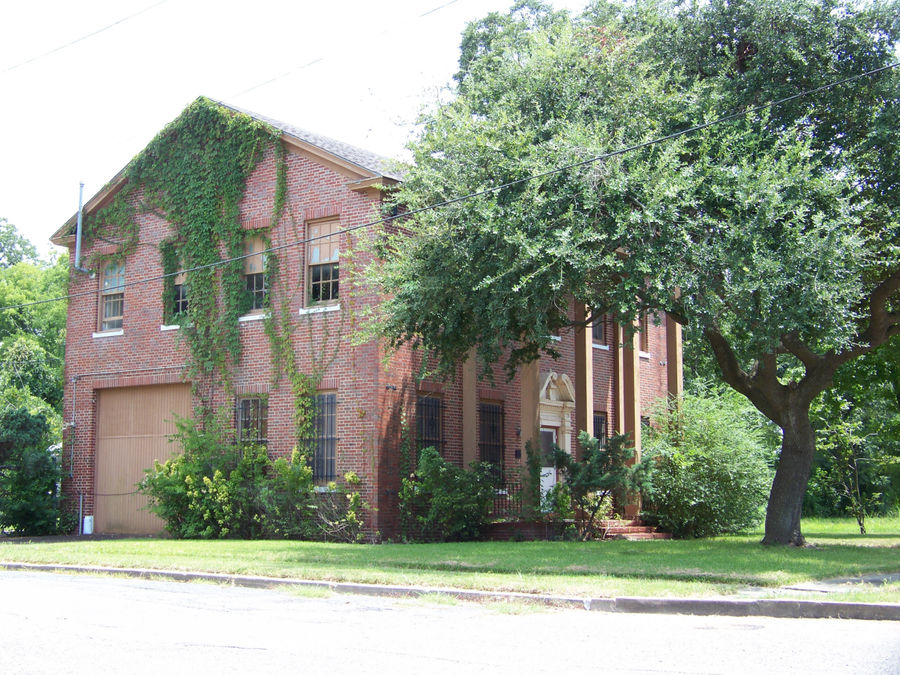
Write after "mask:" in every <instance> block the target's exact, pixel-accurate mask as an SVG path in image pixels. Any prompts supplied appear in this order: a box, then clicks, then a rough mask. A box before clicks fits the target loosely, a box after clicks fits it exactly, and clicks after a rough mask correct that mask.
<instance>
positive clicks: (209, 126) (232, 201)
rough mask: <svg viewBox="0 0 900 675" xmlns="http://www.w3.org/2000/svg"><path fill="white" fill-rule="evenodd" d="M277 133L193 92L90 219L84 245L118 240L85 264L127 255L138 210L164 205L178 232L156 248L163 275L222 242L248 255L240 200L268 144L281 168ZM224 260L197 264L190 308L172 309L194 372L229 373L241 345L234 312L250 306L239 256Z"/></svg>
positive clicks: (215, 255)
mask: <svg viewBox="0 0 900 675" xmlns="http://www.w3.org/2000/svg"><path fill="white" fill-rule="evenodd" d="M278 137H279V132H277V131H276V130H274V129H273V128H271V127H270V126H268V125H267V124H264V123H262V122H259V121H257V120H254V119H253V118H251V117H250V116H248V115H245V114H242V113H237V112H234V111H231V110H228V109H226V108H224V107H223V106H221V105H219V104H217V103H215V102H213V101H210V100H208V99H205V98H202V97H201V98H199V99H197V100H196V101H195V102H194V103H192V104H191V105H190V106H188V108H187V109H186V110H185V111H184V112H183V113H182V114H181V116H179V117H178V118H177V119H176V120H175V121H173V122H172V123H171V124H169V125H168V126H166V128H165V129H163V130H162V131H161V132H160V133H159V134H158V135H157V136H156V138H154V139H153V141H151V142H150V144H149V145H148V146H147V147H146V148H145V149H144V150H143V151H142V152H141V153H140V154H139V155H138V156H137V157H135V158H134V159H133V160H132V161H131V163H130V164H129V165H128V166H127V167H126V169H125V179H126V183H125V185H124V187H122V188H121V189H120V191H119V193H118V194H117V195H116V197H115V199H114V200H113V201H112V202H111V203H110V204H109V205H108V206H106V207H104V208H103V209H100V210H99V211H98V212H97V213H95V214H92V215H91V216H89V217H88V218H86V219H85V227H84V232H85V244H86V246H87V247H89V246H90V244H91V243H92V242H94V241H96V240H97V239H98V237H104V238H106V239H112V240H114V241H117V242H118V248H117V250H116V251H115V252H114V253H112V254H103V255H100V256H93V257H92V258H90V259H89V261H88V264H91V265H94V266H97V265H100V264H103V263H104V262H106V261H108V260H110V259H122V258H124V257H126V256H127V255H128V254H130V253H131V252H132V251H133V250H134V247H135V246H136V245H137V223H136V220H135V215H136V213H137V209H140V210H141V211H152V212H155V213H159V214H161V215H162V216H163V217H165V218H166V220H168V221H169V222H170V223H171V224H172V225H173V227H174V230H175V232H174V234H173V237H172V238H171V239H169V240H167V241H166V242H165V243H164V245H163V246H162V247H161V251H160V253H161V257H162V263H163V269H164V271H165V272H166V273H167V274H171V273H172V272H175V271H177V269H175V268H179V269H193V268H196V267H203V266H211V265H215V264H216V263H219V262H220V261H221V260H222V252H223V251H224V253H225V255H227V257H229V258H233V257H237V256H241V255H243V244H244V238H245V236H246V232H245V231H244V230H243V229H242V227H241V224H240V220H239V213H238V205H239V203H240V199H241V197H242V196H243V193H244V187H245V184H246V180H247V177H248V176H249V175H250V173H251V172H252V171H253V169H254V167H255V166H256V164H257V162H258V161H259V159H260V158H261V157H262V154H263V152H264V151H265V150H266V149H267V148H269V147H275V148H276V150H275V152H276V155H277V157H278V159H279V175H280V173H281V172H283V168H282V167H283V154H282V153H281V152H280V151H279V150H278V148H279V147H280V142H278ZM141 188H143V200H142V201H141V202H140V203H139V204H137V206H135V204H134V198H133V196H132V195H133V194H134V193H135V192H136V191H137V190H139V189H141ZM284 199H285V197H284V193H283V190H282V192H281V196H280V200H276V213H275V215H276V218H277V216H279V215H280V213H281V210H282V209H283V205H284ZM259 234H260V233H259V232H256V231H255V232H253V235H254V236H258V235H259ZM176 251H177V258H176V253H175V252H176ZM221 267H222V269H221V270H219V269H217V268H216V267H206V268H204V269H195V270H194V271H192V272H191V273H190V280H189V285H190V299H189V303H188V313H187V314H188V315H187V316H186V317H169V318H179V319H180V320H181V321H182V322H183V331H184V334H185V335H186V337H187V340H188V343H189V345H190V348H191V356H192V362H191V364H190V366H191V367H190V369H189V372H190V375H191V376H198V375H211V374H212V373H214V372H217V373H219V374H220V375H221V377H222V378H223V379H224V380H225V381H226V382H227V381H228V380H229V373H230V368H229V365H230V364H231V363H234V362H235V361H236V360H237V358H238V356H239V354H240V333H239V324H238V321H237V319H238V317H239V316H240V315H241V314H242V313H244V311H245V310H246V305H247V294H246V290H245V288H244V285H243V277H242V272H243V262H242V261H240V260H238V261H232V262H229V263H226V264H225V265H223V266H221ZM171 290H172V281H171V277H169V278H168V279H167V280H166V281H165V282H164V284H163V292H164V293H168V295H165V296H164V306H168V305H169V304H170V302H171V301H170V298H171Z"/></svg>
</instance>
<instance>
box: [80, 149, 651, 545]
mask: <svg viewBox="0 0 900 675" xmlns="http://www.w3.org/2000/svg"><path fill="white" fill-rule="evenodd" d="M286 162H287V184H288V191H287V195H288V199H287V205H286V208H285V212H284V214H283V216H282V218H281V219H280V221H279V222H277V223H274V224H272V223H270V222H269V221H270V218H271V212H272V205H273V200H274V192H275V176H276V161H275V158H274V153H273V152H272V151H269V152H268V153H267V154H266V155H265V156H264V158H263V159H262V161H261V162H260V163H259V165H258V166H257V168H256V170H255V171H254V172H253V173H252V175H251V176H250V177H249V180H248V182H247V188H246V193H245V195H244V199H243V201H242V202H241V205H240V217H241V221H242V223H243V224H244V226H245V227H246V228H248V229H255V228H259V227H269V226H271V227H270V229H269V230H268V234H269V236H270V238H271V244H272V245H273V246H280V245H282V244H290V243H292V242H295V241H301V240H302V239H304V238H305V236H306V224H307V222H308V221H310V220H314V219H318V218H323V217H337V218H339V221H340V227H341V229H344V228H348V227H352V226H354V225H358V224H361V223H365V222H368V221H370V220H372V219H373V218H374V217H375V215H376V207H377V198H376V197H373V196H371V195H367V194H363V193H359V192H354V191H352V190H350V189H349V188H348V187H347V183H348V182H349V181H350V178H348V176H345V175H342V174H341V173H339V172H338V171H337V170H335V169H334V168H329V167H327V166H324V165H323V164H322V163H320V162H318V161H315V160H313V159H311V158H310V157H308V156H306V155H302V154H295V153H294V152H288V153H287V154H286ZM140 198H141V193H140V191H136V192H135V193H133V194H132V196H131V199H132V201H133V202H134V203H135V204H136V203H137V202H138V201H139V200H140ZM136 217H137V219H138V224H139V226H140V243H139V245H138V246H137V248H136V249H135V251H134V253H132V254H131V255H130V256H129V257H128V259H127V261H126V281H128V282H131V281H135V280H138V279H143V278H151V277H157V276H159V275H160V274H162V269H161V264H160V256H159V250H158V246H159V244H160V242H162V241H163V240H164V239H166V238H167V237H169V236H171V234H172V229H171V226H170V225H169V224H168V223H167V222H166V221H165V220H163V219H162V218H161V217H159V216H157V215H154V214H149V213H143V214H139V215H137V216H136ZM351 236H352V237H356V236H367V235H366V231H365V230H363V231H362V232H361V233H360V234H359V235H356V234H354V235H346V234H345V235H343V238H342V242H341V248H342V250H343V251H346V250H348V247H349V246H350V241H348V239H349V238H350V237H351ZM107 246H108V245H107ZM90 253H91V250H90V249H88V250H85V251H84V254H85V255H87V254H90ZM278 257H279V274H280V278H279V283H278V284H277V285H276V287H275V288H274V289H273V291H272V293H273V298H272V300H273V306H274V307H280V305H281V300H282V298H286V299H287V302H288V305H289V307H290V313H291V317H292V330H293V333H292V338H291V340H292V344H293V347H294V351H295V353H296V355H297V364H298V367H299V368H300V370H301V371H303V372H307V373H311V372H313V371H316V370H317V371H320V372H321V374H322V380H321V384H320V389H321V390H328V391H335V392H336V393H337V397H338V407H337V416H338V419H337V427H338V438H339V441H338V448H337V473H338V475H342V474H343V473H345V472H347V471H354V472H356V473H357V474H358V475H359V477H360V478H361V479H362V487H361V491H362V493H363V497H364V498H365V499H366V500H367V501H368V502H369V503H370V504H371V505H372V506H373V507H375V508H376V509H377V510H375V511H373V512H372V516H371V522H370V523H369V527H370V529H371V530H372V531H375V530H378V531H380V533H381V535H382V536H393V535H395V534H397V532H398V529H399V525H398V514H397V490H398V487H399V480H400V476H399V473H400V439H401V430H402V428H403V425H404V424H406V425H407V428H408V430H409V434H410V441H411V443H413V444H414V442H415V429H416V426H415V401H416V394H417V392H421V391H430V392H433V393H438V394H439V395H441V396H442V398H443V401H444V406H445V407H444V417H443V424H444V441H445V449H444V454H445V456H446V457H447V458H448V459H450V460H451V461H453V462H455V463H457V464H461V463H462V457H463V452H462V428H461V427H462V424H461V420H462V389H461V381H462V378H461V368H459V369H457V377H456V378H455V379H452V380H450V381H447V382H437V381H435V380H425V381H423V382H418V381H417V377H416V376H417V374H418V373H419V361H418V358H419V357H418V356H417V355H414V354H412V353H411V352H410V350H408V349H401V350H400V351H399V353H397V354H395V355H393V356H392V357H391V359H390V361H389V363H388V364H387V365H385V363H384V361H383V356H384V354H383V351H382V348H381V347H380V345H378V344H375V343H367V344H362V345H356V344H354V343H353V342H352V341H351V340H350V338H351V336H352V334H353V332H354V330H355V328H356V327H355V325H354V322H355V321H357V320H358V319H359V317H360V316H361V312H362V311H363V310H364V309H365V308H366V307H368V306H371V305H373V304H374V303H376V302H377V298H376V297H374V296H372V295H371V294H366V293H352V292H350V291H351V289H350V287H349V284H348V282H347V280H346V276H344V274H345V272H344V269H343V267H342V280H341V300H340V303H341V305H340V306H341V309H340V311H333V312H322V313H312V314H304V315H302V316H301V315H300V314H299V311H300V309H301V308H302V307H303V306H304V305H305V304H306V292H307V291H306V289H305V278H306V250H305V246H304V245H303V244H299V245H295V246H290V247H289V248H286V249H283V250H281V251H279V253H278ZM342 259H343V255H342ZM362 262H364V259H363V261H362ZM342 264H343V263H342ZM98 284H99V275H96V276H93V277H91V276H89V275H86V274H83V273H81V272H76V271H74V270H70V292H71V293H72V294H73V295H74V296H75V297H74V298H73V299H72V301H71V302H70V304H69V315H68V320H67V344H66V363H65V376H66V382H67V385H66V392H65V400H64V418H65V421H66V422H67V423H73V424H74V426H71V427H70V428H67V430H66V433H65V451H64V452H65V463H66V468H67V469H69V468H71V476H70V477H69V478H68V479H67V480H66V481H65V482H64V489H65V491H66V492H67V493H68V494H69V495H71V496H72V497H73V498H74V500H75V503H77V500H78V497H79V496H83V497H84V513H85V515H89V514H91V513H93V507H94V504H93V492H94V449H95V447H96V438H95V432H96V398H97V396H96V392H97V390H99V389H102V388H104V387H120V386H139V385H146V384H158V383H172V382H179V381H182V376H183V366H184V363H185V359H186V356H187V346H186V344H184V342H183V341H179V339H178V337H179V336H178V333H179V331H178V330H165V331H162V330H160V326H161V324H162V323H163V313H162V310H163V307H162V298H161V296H162V282H161V281H152V282H148V283H145V284H140V285H137V286H128V287H126V288H125V291H124V300H125V310H124V321H123V324H124V325H123V334H122V335H115V336H105V337H93V336H92V334H93V333H94V332H96V331H97V325H98V319H97V314H98V289H99V287H98ZM79 294H86V295H84V296H80V295H79ZM664 331H665V329H664V326H659V327H653V328H652V329H651V350H650V358H649V359H643V358H642V359H641V392H642V402H643V404H644V405H645V406H646V405H649V403H650V402H651V401H652V400H653V399H654V398H656V397H658V396H661V395H664V394H665V385H666V381H665V366H660V365H658V364H659V362H660V361H664V360H665V358H664V354H665V332H664ZM240 334H241V344H242V356H241V359H240V361H239V362H238V363H237V364H235V368H234V387H235V394H237V395H240V394H242V393H266V394H267V395H268V401H269V432H268V438H269V444H268V447H269V451H270V453H271V454H272V455H273V456H285V455H288V454H289V453H290V452H291V450H292V448H293V446H294V444H295V438H294V433H293V428H292V411H293V409H294V406H293V401H292V396H291V393H290V387H289V383H288V382H287V381H286V379H285V378H281V379H280V380H279V379H277V378H276V377H275V373H274V369H273V367H272V360H271V355H270V348H269V339H268V337H267V336H266V335H265V334H264V326H263V322H262V321H247V322H242V323H241V324H240ZM558 348H559V350H560V353H561V355H560V358H559V359H558V360H554V359H551V358H549V357H542V358H541V364H540V369H541V371H547V370H554V371H556V372H558V373H565V374H567V375H569V377H570V378H572V380H573V381H574V380H575V364H574V335H573V334H572V333H571V332H563V334H562V335H561V339H560V342H559V343H558ZM593 356H594V399H595V403H594V408H595V410H605V411H606V412H607V413H608V415H609V420H610V426H611V428H614V425H615V415H616V410H615V366H614V360H615V358H614V356H615V353H614V350H610V351H604V350H594V352H593ZM494 372H495V378H494V382H493V383H489V382H486V381H479V383H478V398H479V400H490V401H498V402H501V403H502V404H503V409H504V463H505V465H506V466H507V467H518V466H519V465H521V463H522V462H523V458H521V457H517V456H516V454H517V452H518V451H519V450H520V448H521V423H520V383H519V379H518V378H515V379H514V380H513V381H507V380H506V375H505V372H504V371H503V369H502V367H500V366H497V367H496V368H495V369H494ZM209 393H210V395H211V403H212V404H213V405H214V406H220V405H221V406H226V407H227V408H229V409H233V406H234V396H233V395H230V394H226V391H225V389H224V388H223V387H222V386H221V385H220V384H213V385H212V387H211V389H210V390H209ZM571 424H572V426H573V428H574V424H575V419H574V413H573V415H572V419H571Z"/></svg>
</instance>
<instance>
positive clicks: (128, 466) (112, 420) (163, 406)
mask: <svg viewBox="0 0 900 675" xmlns="http://www.w3.org/2000/svg"><path fill="white" fill-rule="evenodd" d="M97 406H98V411H97V455H96V492H95V500H94V530H95V531H96V532H104V533H122V534H157V533H159V532H161V531H162V530H163V523H162V520H160V519H159V518H157V517H156V516H155V515H153V514H152V513H150V512H149V511H147V510H146V506H147V498H146V497H144V496H143V495H141V494H137V493H136V492H135V484H136V483H137V482H138V481H139V480H141V479H142V478H143V477H144V469H148V468H150V467H151V466H153V461H154V460H159V461H164V460H166V459H167V458H168V457H170V456H171V455H172V454H173V453H174V452H177V451H178V447H177V446H176V445H174V444H173V443H169V439H168V436H169V435H170V434H172V433H173V432H174V431H175V424H174V422H173V419H174V417H175V416H176V415H178V416H180V417H187V416H189V415H190V414H191V387H190V385H188V384H166V385H158V386H152V387H123V388H121V389H102V390H100V392H99V396H98V398H97Z"/></svg>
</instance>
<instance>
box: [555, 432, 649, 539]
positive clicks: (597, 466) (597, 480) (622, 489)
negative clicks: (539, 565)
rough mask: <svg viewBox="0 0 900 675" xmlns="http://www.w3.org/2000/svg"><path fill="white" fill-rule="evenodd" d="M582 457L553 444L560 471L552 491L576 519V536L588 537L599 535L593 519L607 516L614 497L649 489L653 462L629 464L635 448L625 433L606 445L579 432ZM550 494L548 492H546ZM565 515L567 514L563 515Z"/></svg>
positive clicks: (558, 501) (620, 498) (623, 498)
mask: <svg viewBox="0 0 900 675" xmlns="http://www.w3.org/2000/svg"><path fill="white" fill-rule="evenodd" d="M578 442H579V443H580V445H581V448H582V452H581V458H580V459H578V460H576V459H575V458H574V457H572V455H570V454H569V453H567V452H565V451H564V450H560V449H559V448H558V447H554V450H553V452H554V460H555V464H556V468H557V469H559V470H560V472H561V473H562V482H561V483H557V484H556V485H555V486H554V488H553V490H551V493H553V501H554V503H555V504H556V505H557V506H556V507H555V508H557V509H558V508H560V507H559V505H564V504H568V505H569V507H570V513H571V517H572V518H573V519H574V521H575V527H576V530H577V532H578V537H579V538H580V539H582V540H587V539H591V538H593V537H595V536H597V535H598V534H602V533H600V532H598V530H597V527H596V521H597V520H598V519H602V518H603V517H605V516H606V515H608V513H609V511H610V510H611V509H612V502H613V497H616V498H618V499H619V500H620V501H624V500H625V499H627V498H628V495H629V494H633V493H647V492H649V491H650V490H651V489H652V483H651V475H652V464H653V462H647V461H645V462H638V463H636V464H633V465H631V466H629V465H628V461H629V460H631V459H632V458H633V457H634V448H631V447H628V436H625V435H616V436H613V437H612V438H610V439H609V441H608V443H607V447H605V448H601V447H600V441H599V440H598V439H596V438H594V437H593V436H591V435H590V434H589V433H587V432H586V431H582V432H581V433H580V434H579V435H578ZM548 496H550V495H548ZM564 515H565V517H568V515H569V514H564Z"/></svg>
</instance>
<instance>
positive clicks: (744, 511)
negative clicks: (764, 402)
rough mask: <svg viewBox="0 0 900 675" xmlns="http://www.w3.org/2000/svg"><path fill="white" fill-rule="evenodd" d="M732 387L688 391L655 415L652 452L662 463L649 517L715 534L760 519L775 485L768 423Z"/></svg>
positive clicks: (682, 529)
mask: <svg viewBox="0 0 900 675" xmlns="http://www.w3.org/2000/svg"><path fill="white" fill-rule="evenodd" d="M752 415H753V413H752V410H751V409H750V408H749V405H748V404H747V403H746V402H745V401H744V400H743V399H742V398H741V397H740V395H739V394H737V393H736V392H732V391H725V390H712V389H702V388H701V389H699V390H698V391H696V392H694V393H686V394H685V395H684V397H683V398H682V400H681V401H680V405H674V404H671V405H670V406H669V407H668V408H666V409H662V410H660V411H659V413H658V414H657V415H656V416H655V421H656V425H657V426H655V427H651V428H649V429H648V430H647V432H646V440H645V443H644V455H645V457H652V458H653V459H654V462H655V474H654V479H653V488H652V489H651V490H650V492H649V494H648V502H649V503H648V504H646V505H645V506H646V507H647V510H648V513H647V516H646V517H648V519H651V520H655V521H656V522H658V523H659V525H660V526H661V527H662V528H663V529H666V530H668V531H670V532H672V533H673V534H674V535H675V536H677V537H710V536H714V535H718V534H724V533H728V532H740V531H743V530H746V529H748V528H750V527H753V526H754V525H757V524H758V523H759V522H760V521H761V520H762V516H763V507H764V505H765V502H766V498H767V496H768V493H769V488H770V486H771V484H772V470H771V468H770V467H769V464H768V462H767V455H768V454H769V453H768V451H767V449H766V445H765V440H764V436H763V429H762V427H761V426H760V425H759V424H758V423H757V421H756V420H755V419H753V418H752Z"/></svg>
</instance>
